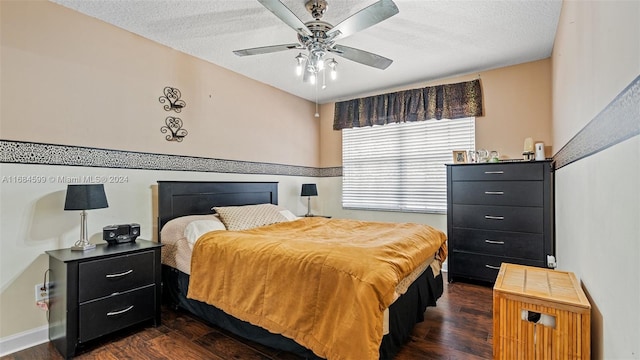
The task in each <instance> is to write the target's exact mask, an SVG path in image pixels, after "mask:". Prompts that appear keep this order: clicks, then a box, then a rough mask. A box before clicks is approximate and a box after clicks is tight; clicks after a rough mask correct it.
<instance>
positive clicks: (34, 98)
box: [0, 1, 319, 166]
mask: <svg viewBox="0 0 640 360" xmlns="http://www.w3.org/2000/svg"><path fill="white" fill-rule="evenodd" d="M165 86H173V87H176V88H178V89H179V90H180V91H181V92H182V98H183V99H184V100H185V101H186V103H187V106H186V107H185V108H184V109H183V110H182V112H181V113H180V114H176V113H173V112H166V111H164V110H163V104H161V103H160V102H159V101H158V98H159V97H160V96H162V95H163V89H164V87H165ZM314 112H315V108H314V104H313V103H310V102H309V101H307V100H304V99H301V98H298V97H295V96H292V95H290V94H287V93H285V92H282V91H279V90H277V89H275V88H273V87H270V86H267V85H264V84H261V83H258V82H255V81H253V80H251V79H248V78H246V77H243V76H241V75H239V74H236V73H233V72H231V71H228V70H226V69H223V68H221V67H219V66H216V65H213V64H211V63H207V62H205V61H203V60H199V59H196V58H194V57H192V56H188V55H186V54H184V53H180V52H178V51H176V50H173V49H170V48H168V47H165V46H162V45H159V44H157V43H155V42H152V41H149V40H147V39H144V38H142V37H139V36H137V35H134V34H131V33H129V32H126V31H124V30H121V29H119V28H116V27H114V26H111V25H108V24H106V23H103V22H101V21H98V20H96V19H94V18H91V17H88V16H84V15H81V14H79V13H77V12H75V11H72V10H69V9H67V8H64V7H62V6H59V5H56V4H53V3H50V2H48V1H2V109H1V113H0V115H1V118H2V124H1V125H0V136H1V137H2V138H3V139H5V140H23V141H33V142H44V143H54V144H65V145H81V146H90V147H100V148H108V149H122V150H131V151H142V152H151V153H163V154H180V155H191V156H202V157H212V158H221V159H231V160H245V161H256V162H271V163H282V164H288V165H301V166H318V165H319V153H318V151H319V143H318V142H319V136H318V135H317V134H318V128H319V121H318V120H317V119H316V118H314V117H313V114H314ZM167 116H177V117H179V118H181V119H182V120H183V122H184V128H185V129H187V131H188V132H189V135H188V136H187V137H186V138H185V140H184V141H183V142H182V143H176V142H168V141H166V140H165V138H164V135H163V134H161V133H160V127H162V126H163V125H164V121H165V118H166V117H167ZM34 130H36V131H34ZM246 144H252V146H246ZM274 144H278V146H274ZM256 149H260V151H256ZM289 149H295V151H287V150H289Z"/></svg>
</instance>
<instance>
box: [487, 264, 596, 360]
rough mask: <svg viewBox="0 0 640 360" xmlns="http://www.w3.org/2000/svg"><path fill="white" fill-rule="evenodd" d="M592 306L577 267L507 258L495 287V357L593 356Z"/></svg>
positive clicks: (554, 357) (562, 357)
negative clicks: (570, 269)
mask: <svg viewBox="0 0 640 360" xmlns="http://www.w3.org/2000/svg"><path fill="white" fill-rule="evenodd" d="M590 336H591V305H590V304H589V301H588V300H587V297H586V296H585V294H584V292H583V291H582V288H581V287H580V284H579V283H578V281H577V279H576V277H575V275H574V274H573V273H571V272H564V271H557V270H551V269H544V268H539V267H532V266H524V265H517V264H510V263H503V264H502V265H501V267H500V271H499V272H498V277H497V279H496V282H495V285H494V287H493V358H494V359H509V360H511V359H590V356H591V340H590Z"/></svg>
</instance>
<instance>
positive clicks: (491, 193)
mask: <svg viewBox="0 0 640 360" xmlns="http://www.w3.org/2000/svg"><path fill="white" fill-rule="evenodd" d="M484 193H485V194H487V195H504V191H485V192H484Z"/></svg>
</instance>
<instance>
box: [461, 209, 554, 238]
mask: <svg viewBox="0 0 640 360" xmlns="http://www.w3.org/2000/svg"><path fill="white" fill-rule="evenodd" d="M543 213H544V211H543V208H541V207H518V206H483V205H456V204H453V206H452V209H451V215H452V216H453V226H454V227H458V228H474V229H486V230H499V231H513V232H527V233H542V231H543Z"/></svg>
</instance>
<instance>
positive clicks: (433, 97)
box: [333, 79, 483, 130]
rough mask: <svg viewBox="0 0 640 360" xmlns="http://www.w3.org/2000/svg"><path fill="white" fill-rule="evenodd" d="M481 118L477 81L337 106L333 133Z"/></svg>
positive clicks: (377, 96)
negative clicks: (415, 123) (404, 123)
mask: <svg viewBox="0 0 640 360" xmlns="http://www.w3.org/2000/svg"><path fill="white" fill-rule="evenodd" d="M482 115H483V112H482V89H481V87H480V80H479V79H477V80H473V81H467V82H463V83H457V84H447V85H437V86H429V87H425V88H422V89H413V90H406V91H399V92H395V93H388V94H382V95H376V96H370V97H366V98H361V99H354V100H348V101H342V102H338V103H336V109H335V116H334V119H333V129H334V130H341V129H345V128H352V127H362V126H372V125H384V124H389V123H397V122H405V121H421V120H428V119H438V120H440V119H458V118H464V117H470V116H482Z"/></svg>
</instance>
